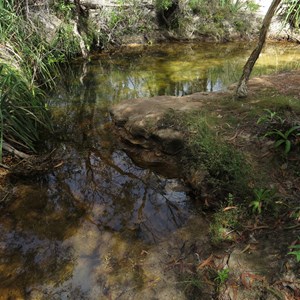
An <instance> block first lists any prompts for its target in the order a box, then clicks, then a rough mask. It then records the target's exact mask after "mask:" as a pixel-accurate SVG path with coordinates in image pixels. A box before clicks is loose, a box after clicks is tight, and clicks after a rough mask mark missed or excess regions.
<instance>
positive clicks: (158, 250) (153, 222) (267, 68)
mask: <svg viewBox="0 0 300 300" xmlns="http://www.w3.org/2000/svg"><path fill="white" fill-rule="evenodd" d="M250 52H251V45H248V44H245V43H240V44H224V45H220V44H212V43H209V44H165V45H160V46H155V47H154V46H151V47H147V48H144V49H136V48H133V49H130V50H128V51H126V52H122V51H118V52H116V53H110V54H101V55H99V54H97V55H94V56H93V57H92V58H91V59H90V60H89V61H87V62H82V61H78V62H75V63H74V64H73V65H72V66H71V67H70V68H66V69H65V71H64V74H63V76H62V77H61V78H60V79H59V80H58V86H57V89H56V91H55V92H54V93H53V94H52V95H49V99H48V100H49V107H50V109H51V111H52V112H53V116H54V123H55V129H56V131H57V139H56V140H55V141H53V140H49V141H48V144H49V147H51V148H52V147H56V148H57V153H59V156H60V157H59V158H60V166H58V167H57V168H55V169H54V170H52V171H51V172H49V173H48V174H45V176H42V177H40V178H35V179H34V180H26V179H24V181H22V182H18V183H17V184H16V185H15V187H14V190H13V200H14V201H12V202H11V204H9V205H8V206H7V207H6V208H3V210H2V217H1V220H0V233H1V235H0V253H1V260H0V271H1V272H0V279H1V280H0V295H3V296H0V299H7V298H8V297H9V296H11V297H15V298H18V299H92V300H93V299H142V298H144V299H150V298H151V297H153V298H155V297H156V298H155V299H171V298H172V297H173V299H184V293H183V291H182V290H178V289H177V286H176V284H175V283H176V277H171V278H168V279H166V276H169V277H170V276H171V275H170V274H168V275H166V272H165V271H164V270H165V268H164V262H165V261H164V260H163V259H162V257H164V258H165V257H170V259H171V257H172V251H174V249H177V250H178V249H181V247H183V246H184V245H185V241H186V240H187V239H188V238H189V234H191V233H193V234H197V235H199V239H201V236H204V235H207V227H208V225H207V223H206V221H205V219H203V218H202V217H200V216H196V220H197V221H193V222H191V219H192V218H193V216H195V215H196V212H195V207H194V206H193V201H192V199H189V197H188V195H187V193H186V191H185V188H184V187H183V186H182V184H181V182H180V181H178V180H175V179H168V178H164V177H162V176H160V175H159V174H157V173H155V172H153V171H151V170H147V169H143V168H140V167H138V166H136V165H134V164H133V162H132V161H131V160H130V158H129V157H128V156H127V155H126V153H124V152H123V151H122V149H120V147H119V145H118V142H117V141H116V140H115V139H114V137H113V135H112V134H111V132H110V116H109V113H108V111H109V108H110V106H111V105H113V104H116V103H118V102H120V101H122V100H123V99H128V98H136V97H150V96H155V95H164V94H167V95H177V96H182V95H186V94H190V93H194V92H199V91H219V90H221V89H226V87H227V86H228V85H229V84H231V83H233V82H235V81H237V79H238V78H239V76H240V73H241V67H242V65H243V64H244V63H245V61H246V59H247V57H248V55H249V54H250ZM299 61H300V51H299V45H295V44H289V45H288V44H270V45H268V46H267V48H266V49H265V51H264V52H263V53H262V55H261V57H260V59H259V61H258V64H257V66H256V68H255V70H254V73H255V74H256V75H258V74H265V73H271V72H278V71H282V70H288V69H290V68H299ZM195 222H197V225H196V226H195ZM195 228H196V229H197V230H196V231H195ZM181 230H185V231H184V232H185V233H184V234H183V233H182V231H181ZM1 297H2V298H1Z"/></svg>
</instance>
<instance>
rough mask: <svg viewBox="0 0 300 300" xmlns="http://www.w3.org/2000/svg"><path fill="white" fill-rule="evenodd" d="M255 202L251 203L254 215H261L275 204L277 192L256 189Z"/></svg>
mask: <svg viewBox="0 0 300 300" xmlns="http://www.w3.org/2000/svg"><path fill="white" fill-rule="evenodd" d="M253 191H254V200H253V201H252V202H251V203H250V205H249V206H250V207H251V208H252V212H253V213H258V214H261V212H262V210H263V209H267V208H268V207H270V206H271V205H272V204H273V200H274V196H275V192H274V191H273V190H269V189H263V188H260V189H254V190H253Z"/></svg>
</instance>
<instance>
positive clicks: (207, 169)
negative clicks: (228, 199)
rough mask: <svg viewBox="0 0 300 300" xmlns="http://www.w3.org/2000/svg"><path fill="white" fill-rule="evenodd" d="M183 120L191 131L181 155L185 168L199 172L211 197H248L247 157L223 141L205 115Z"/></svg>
mask: <svg viewBox="0 0 300 300" xmlns="http://www.w3.org/2000/svg"><path fill="white" fill-rule="evenodd" d="M183 120H184V122H185V126H187V129H188V131H189V132H190V134H189V137H188V145H187V148H186V150H185V151H184V152H183V154H182V161H183V163H184V164H185V165H186V168H185V169H187V170H191V171H192V172H197V170H202V171H201V172H202V173H203V174H204V175H203V181H204V182H205V185H206V186H207V189H208V190H207V192H209V194H211V195H215V196H217V197H219V198H221V199H222V198H224V197H225V196H227V195H228V194H233V195H235V196H236V197H241V198H243V197H244V196H245V195H247V194H248V192H249V188H248V181H249V178H250V177H249V176H250V167H249V165H248V164H247V161H246V158H245V157H244V156H243V155H242V154H241V153H240V152H238V151H236V150H235V149H234V148H233V147H232V146H230V145H229V144H226V143H225V141H222V139H221V138H220V137H219V136H218V135H217V134H216V132H215V131H214V130H213V125H211V124H210V122H209V119H208V118H207V117H206V116H205V115H204V114H201V113H192V114H187V115H186V116H184V117H183ZM210 121H211V123H212V124H213V122H216V121H213V120H210ZM190 176H193V175H190Z"/></svg>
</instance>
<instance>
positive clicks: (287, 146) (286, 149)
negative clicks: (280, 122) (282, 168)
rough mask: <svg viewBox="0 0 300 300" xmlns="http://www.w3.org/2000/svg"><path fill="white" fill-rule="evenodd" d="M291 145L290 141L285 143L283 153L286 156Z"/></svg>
mask: <svg viewBox="0 0 300 300" xmlns="http://www.w3.org/2000/svg"><path fill="white" fill-rule="evenodd" d="M291 147H292V143H291V141H289V140H287V141H286V143H285V148H284V153H285V154H288V153H289V152H290V151H291Z"/></svg>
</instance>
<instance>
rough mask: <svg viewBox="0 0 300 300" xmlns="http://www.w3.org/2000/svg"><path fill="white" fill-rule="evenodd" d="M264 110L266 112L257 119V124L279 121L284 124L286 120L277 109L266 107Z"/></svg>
mask: <svg viewBox="0 0 300 300" xmlns="http://www.w3.org/2000/svg"><path fill="white" fill-rule="evenodd" d="M264 112H265V113H264V114H263V115H262V116H261V117H259V119H258V120H257V122H256V123H257V124H261V123H274V122H276V123H278V122H279V123H280V124H281V125H282V124H283V123H284V122H285V120H284V119H282V118H281V117H280V116H279V115H278V113H277V112H275V111H271V110H270V109H267V108H266V109H264Z"/></svg>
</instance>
